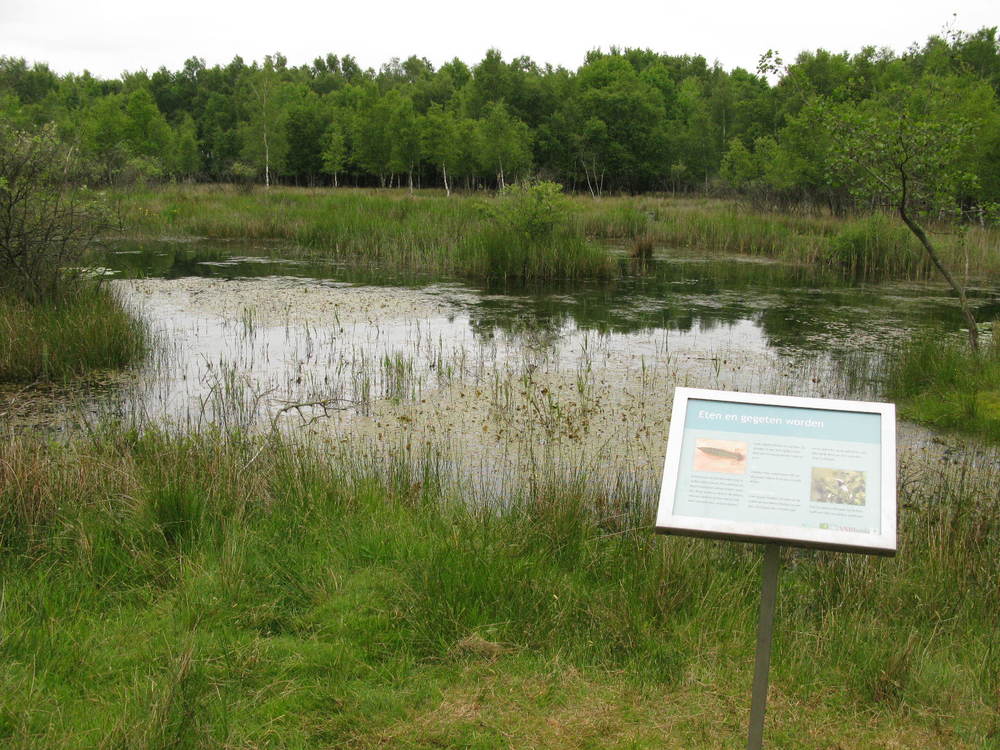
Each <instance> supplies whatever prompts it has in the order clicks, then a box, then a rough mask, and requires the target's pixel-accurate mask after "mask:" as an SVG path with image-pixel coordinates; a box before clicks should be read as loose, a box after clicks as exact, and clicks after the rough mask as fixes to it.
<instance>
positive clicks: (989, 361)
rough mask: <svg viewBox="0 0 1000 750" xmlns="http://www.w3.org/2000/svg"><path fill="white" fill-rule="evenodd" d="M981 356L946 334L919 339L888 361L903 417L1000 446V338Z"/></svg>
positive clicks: (889, 380) (893, 391)
mask: <svg viewBox="0 0 1000 750" xmlns="http://www.w3.org/2000/svg"><path fill="white" fill-rule="evenodd" d="M996 328H997V321H994V322H993V323H992V330H993V335H992V336H991V337H990V340H989V341H988V342H987V343H986V344H985V345H984V346H983V347H982V351H981V352H980V353H979V354H975V353H973V352H972V351H971V350H970V349H969V346H968V343H967V342H966V341H965V340H963V339H960V338H956V337H954V336H950V335H948V334H944V333H937V334H925V335H923V336H917V337H915V338H913V339H911V340H909V341H907V342H904V343H903V344H902V345H901V346H899V347H897V348H896V349H895V350H894V351H893V352H892V353H891V356H889V357H888V358H887V360H886V362H887V370H888V371H887V375H886V382H887V384H888V393H889V395H890V397H892V398H895V399H899V400H900V401H901V402H902V404H901V412H902V414H903V416H905V417H907V418H909V419H913V420H916V421H918V422H922V423H924V424H928V425H930V426H933V427H936V428H939V429H944V430H952V431H956V432H963V433H966V434H970V435H976V436H978V437H981V438H985V439H987V440H990V441H993V442H998V443H1000V337H998V336H997V335H996Z"/></svg>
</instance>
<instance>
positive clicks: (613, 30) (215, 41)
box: [0, 0, 1000, 78]
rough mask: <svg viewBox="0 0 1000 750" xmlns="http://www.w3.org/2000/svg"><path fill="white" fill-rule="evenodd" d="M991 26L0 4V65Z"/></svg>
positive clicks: (600, 10)
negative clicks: (9, 61)
mask: <svg viewBox="0 0 1000 750" xmlns="http://www.w3.org/2000/svg"><path fill="white" fill-rule="evenodd" d="M997 25H1000V2H998V0H936V1H934V2H928V1H926V0H907V1H905V2H901V1H900V0H841V1H840V2H822V3H820V2H815V1H813V2H809V0H770V1H769V2H750V1H749V0H746V1H744V2H729V1H728V0H727V1H726V2H705V1H704V0H684V1H683V2H667V1H663V2H643V1H641V0H600V2H595V1H594V0H577V1H576V2H572V3H570V2H565V1H560V2H553V1H551V0H507V1H506V2H501V1H497V0H494V1H493V2H475V1H474V0H473V1H470V0H424V1H423V2H421V1H420V0H411V1H409V2H400V1H399V0H382V1H379V0H375V1H374V2H373V1H371V0H368V1H366V0H350V1H349V2H339V1H338V0H327V2H302V0H284V1H283V2H282V1H280V0H267V1H264V0H239V2H237V1H236V0H165V1H164V0H159V1H158V2H155V3H154V2H152V1H151V0H0V55H6V56H9V57H24V58H27V59H28V60H29V61H37V62H47V63H48V64H49V65H50V66H51V67H52V68H53V69H54V70H56V71H57V72H60V73H67V72H76V73H79V72H82V71H83V70H84V69H86V70H89V71H90V72H91V73H93V74H95V75H99V76H101V77H107V78H111V77H117V76H119V75H121V73H122V72H123V71H126V70H128V71H136V70H139V69H142V68H145V69H146V70H148V71H150V72H152V71H154V70H156V69H157V68H159V67H160V66H166V67H167V68H168V69H170V70H178V69H180V68H181V67H182V66H183V64H184V60H186V59H187V58H189V57H191V56H197V57H201V58H203V59H204V60H205V61H206V62H207V63H208V65H209V66H211V65H214V64H216V63H223V64H224V63H227V62H229V61H230V60H231V59H232V58H233V57H234V56H235V55H241V56H242V57H243V59H244V60H245V61H247V62H250V61H251V60H260V59H262V58H263V56H264V55H265V54H268V53H272V52H275V51H280V52H281V53H283V54H284V55H285V56H286V57H287V58H288V61H289V64H291V65H299V64H301V63H305V62H311V61H312V60H313V59H314V58H315V57H317V56H320V55H325V54H326V53H327V52H334V53H336V54H338V55H343V54H351V55H354V56H355V58H357V60H358V62H359V63H360V64H361V65H362V67H366V68H367V67H373V68H376V69H377V68H378V67H379V66H380V65H381V64H382V63H384V62H387V61H388V60H389V59H390V58H392V57H399V58H406V57H408V56H410V55H411V54H416V55H418V56H421V57H426V58H428V59H429V60H430V61H431V62H432V63H433V64H434V65H435V66H438V65H440V64H441V63H442V62H445V61H446V60H450V59H451V58H453V57H458V58H460V59H462V60H464V61H465V62H467V63H469V64H473V63H475V62H477V61H479V60H481V59H482V57H483V54H484V53H485V51H486V50H487V49H489V48H490V47H496V48H498V49H500V50H501V52H502V53H503V55H504V58H505V59H507V60H509V59H511V58H512V57H517V56H520V55H528V56H530V57H531V58H532V59H534V60H535V61H536V62H538V63H547V62H548V63H552V64H553V65H562V66H564V67H567V68H572V69H575V68H577V67H579V65H580V64H581V63H582V62H583V57H584V55H585V53H586V52H587V50H589V49H594V48H596V47H602V48H604V49H607V48H608V47H610V46H612V45H617V46H620V47H626V46H627V47H643V48H646V47H648V48H650V49H652V50H655V51H657V52H664V53H667V54H673V55H677V54H701V55H704V56H705V57H706V58H708V60H709V62H713V61H715V60H718V61H719V62H720V63H721V64H722V66H723V67H724V68H726V69H732V68H734V67H737V66H740V67H744V68H747V69H748V70H751V71H752V70H754V69H755V68H756V64H757V60H758V58H759V57H760V55H761V54H762V53H764V52H765V51H767V50H768V49H769V48H772V49H776V50H778V51H779V52H780V53H781V54H782V56H783V57H784V59H785V60H786V62H790V61H791V60H793V59H794V57H795V55H796V54H797V53H798V52H800V51H802V50H807V49H809V50H811V49H816V48H818V47H823V48H825V49H828V50H831V51H834V52H841V51H845V50H846V51H849V52H857V51H858V50H859V49H861V48H862V47H863V46H865V45H868V44H873V45H875V46H879V47H881V46H886V47H890V48H892V49H894V50H896V51H897V52H901V51H903V50H904V49H905V48H906V47H908V46H909V45H910V44H912V43H913V42H920V43H923V42H924V41H925V40H926V39H927V37H928V36H930V35H932V34H939V33H941V31H942V30H943V29H944V28H945V27H946V26H954V27H956V28H958V29H961V30H963V31H966V32H972V31H975V30H977V29H979V28H981V27H983V26H997Z"/></svg>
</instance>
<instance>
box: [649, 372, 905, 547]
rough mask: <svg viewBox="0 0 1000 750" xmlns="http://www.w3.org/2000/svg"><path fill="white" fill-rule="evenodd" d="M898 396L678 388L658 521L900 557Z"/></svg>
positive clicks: (706, 532)
mask: <svg viewBox="0 0 1000 750" xmlns="http://www.w3.org/2000/svg"><path fill="white" fill-rule="evenodd" d="M895 425H896V423H895V407H894V405H893V404H882V403H869V402H862V401H840V400H833V399H818V398H797V397H792V396H768V395H761V394H754V393H732V392H725V391H709V390H703V389H697V388H677V389H676V392H675V394H674V406H673V416H672V417H671V424H670V436H669V439H668V442H667V458H666V463H665V466H664V472H663V484H662V488H661V492H660V504H659V509H658V512H657V518H656V529H657V531H660V532H662V533H667V534H685V535H690V536H707V537H718V538H725V539H739V540H744V541H754V542H777V543H779V544H791V545H796V546H802V547H817V548H824V549H839V550H847V551H855V552H869V553H876V554H882V555H893V554H895V552H896V461H895V453H896V441H895V434H896V433H895Z"/></svg>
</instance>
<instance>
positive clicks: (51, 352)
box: [0, 281, 149, 382]
mask: <svg viewBox="0 0 1000 750" xmlns="http://www.w3.org/2000/svg"><path fill="white" fill-rule="evenodd" d="M148 341H149V332H148V330H147V326H146V324H145V323H144V322H143V321H142V320H141V318H139V317H138V316H137V315H136V314H135V313H134V311H131V310H128V309H126V307H125V305H124V304H123V302H122V300H121V299H120V298H119V297H118V295H116V294H115V292H114V291H112V290H111V289H109V288H108V287H107V286H102V285H97V284H96V283H92V282H88V281H81V282H79V283H76V284H74V285H73V286H72V287H69V288H67V289H66V290H64V291H63V293H61V294H60V296H59V297H58V298H56V299H52V300H46V301H43V302H39V303H30V302H27V301H25V300H23V299H22V298H20V297H18V296H16V295H12V294H4V295H2V296H0V382H4V381H6V382H34V381H65V380H67V379H69V378H73V377H77V376H80V375H84V374H87V373H93V372H94V371H101V370H112V369H119V368H122V367H126V366H128V365H130V364H133V363H135V362H137V361H139V360H140V359H142V357H143V355H144V354H145V352H146V350H147V347H148Z"/></svg>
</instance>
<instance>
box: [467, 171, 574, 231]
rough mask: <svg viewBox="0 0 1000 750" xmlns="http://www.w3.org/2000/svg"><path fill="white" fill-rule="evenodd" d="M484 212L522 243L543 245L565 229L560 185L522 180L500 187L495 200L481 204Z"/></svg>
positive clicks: (566, 215) (567, 208)
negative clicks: (541, 243) (517, 236)
mask: <svg viewBox="0 0 1000 750" xmlns="http://www.w3.org/2000/svg"><path fill="white" fill-rule="evenodd" d="M485 209H486V212H487V214H488V215H489V216H490V218H492V219H493V220H494V221H495V222H496V223H497V224H499V225H500V226H502V227H503V228H504V229H507V230H510V231H512V232H514V233H516V234H518V235H520V236H521V237H523V238H524V240H525V241H527V242H547V241H549V240H551V239H552V237H553V236H554V235H555V233H556V230H558V229H560V228H565V227H566V225H567V219H568V218H569V214H570V203H569V201H568V200H567V199H566V197H565V196H564V195H563V190H562V185H559V184H556V183H554V182H535V181H532V180H522V181H521V182H518V183H516V184H514V185H507V186H506V187H504V189H503V190H501V191H500V195H499V197H498V199H497V200H496V201H495V202H493V203H488V204H485Z"/></svg>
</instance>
